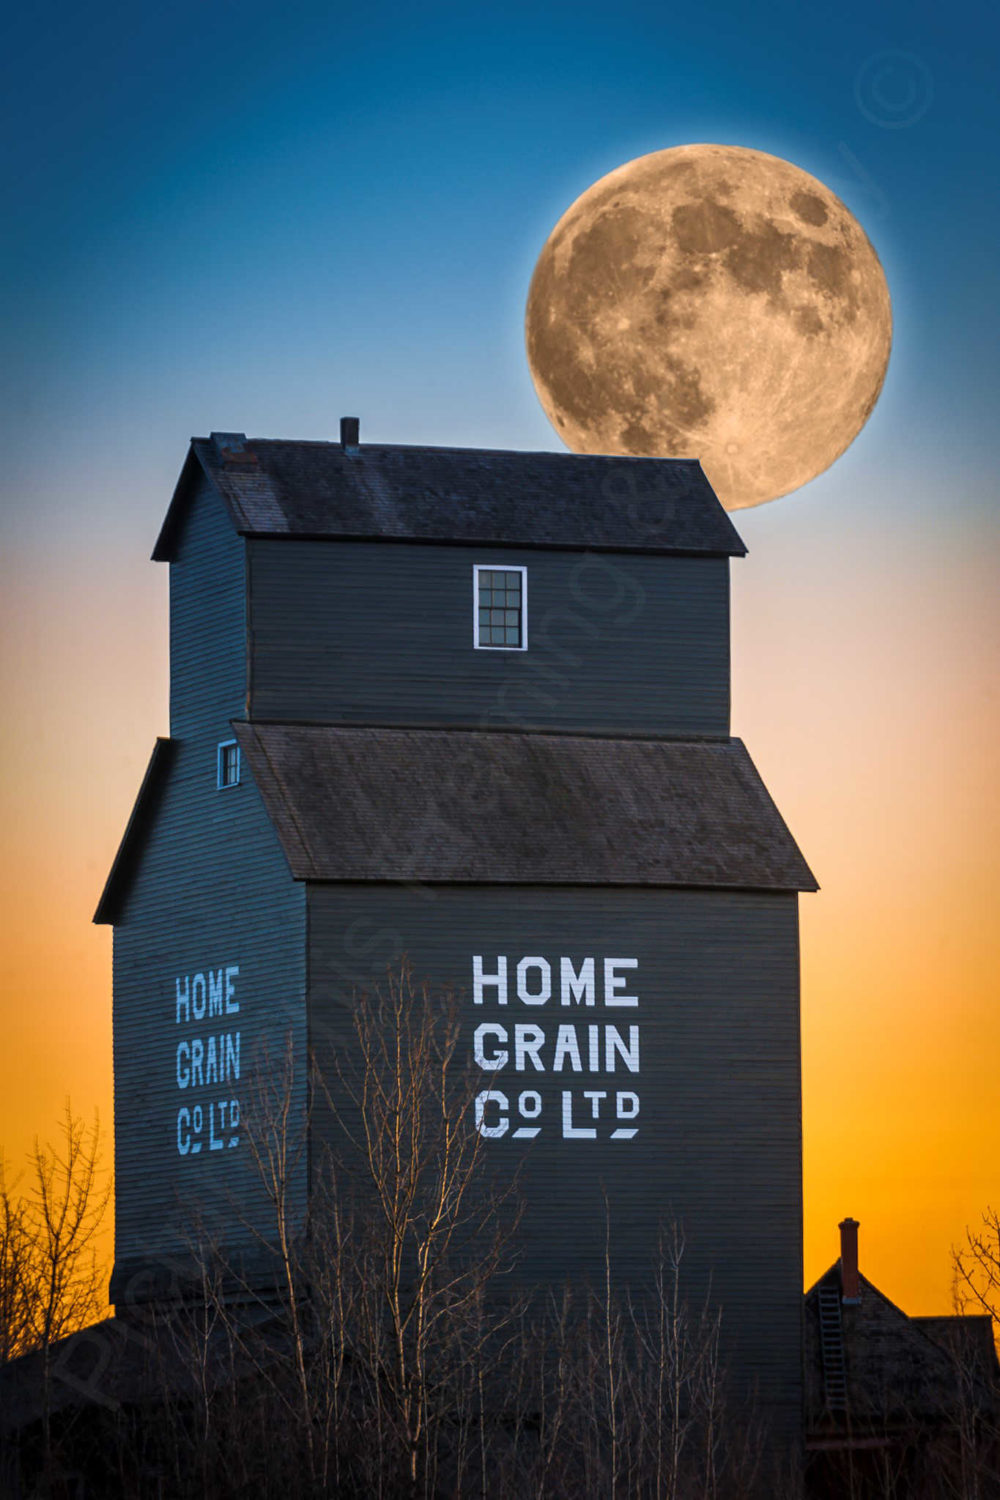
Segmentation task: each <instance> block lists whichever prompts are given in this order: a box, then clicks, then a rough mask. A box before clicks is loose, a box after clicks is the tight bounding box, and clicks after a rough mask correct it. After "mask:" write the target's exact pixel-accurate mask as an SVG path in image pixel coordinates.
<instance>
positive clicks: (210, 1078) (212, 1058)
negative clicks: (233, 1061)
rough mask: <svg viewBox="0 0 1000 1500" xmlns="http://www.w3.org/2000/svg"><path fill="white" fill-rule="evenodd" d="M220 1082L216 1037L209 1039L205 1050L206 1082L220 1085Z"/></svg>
mask: <svg viewBox="0 0 1000 1500" xmlns="http://www.w3.org/2000/svg"><path fill="white" fill-rule="evenodd" d="M218 1081H219V1049H218V1043H217V1042H216V1040H215V1037H214V1036H210V1037H209V1039H208V1046H207V1047H206V1049H205V1082H206V1083H218Z"/></svg>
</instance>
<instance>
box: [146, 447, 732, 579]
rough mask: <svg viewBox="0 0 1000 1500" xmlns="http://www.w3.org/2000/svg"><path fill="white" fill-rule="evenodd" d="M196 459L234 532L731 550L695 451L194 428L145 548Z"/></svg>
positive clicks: (162, 556)
mask: <svg viewBox="0 0 1000 1500" xmlns="http://www.w3.org/2000/svg"><path fill="white" fill-rule="evenodd" d="M200 472H203V473H204V474H206V475H207V476H208V478H209V479H210V480H211V482H212V484H213V485H214V486H215V487H216V489H217V490H218V492H219V494H220V495H221V496H222V497H223V499H224V501H225V503H226V505H227V507H228V510H229V513H230V516H231V518H232V522H233V526H234V527H235V529H236V530H237V531H238V532H240V533H241V534H243V535H246V536H269V537H273V536H298V537H341V538H355V539H369V540H370V539H377V538H380V537H381V538H385V539H388V540H396V541H403V540H409V541H423V542H452V543H456V542H457V543H466V544H476V545H485V544H490V545H494V546H501V545H508V546H519V547H586V548H593V549H606V550H612V551H633V552H681V553H702V554H704V553H708V554H715V555H722V556H729V557H739V556H742V555H743V554H744V553H745V551H746V548H745V547H744V545H743V543H742V542H741V541H740V538H739V537H738V536H737V534H736V530H735V528H734V527H733V524H732V522H731V521H730V519H729V517H728V516H727V514H726V512H725V511H724V510H723V508H722V506H721V504H720V503H719V500H718V499H717V497H716V495H715V492H714V490H713V489H712V487H711V485H710V484H709V482H708V480H707V479H706V477H705V474H704V471H703V470H702V467H701V465H700V463H699V462H698V461H697V459H686V458H685V459H670V458H625V457H619V456H602V455H597V454H577V453H518V452H506V451H499V450H492V449H484V448H424V447H401V446H396V445H389V444H377V443H368V444H361V445H358V446H356V447H344V446H342V445H341V444H340V443H329V442H327V443H321V442H292V441H274V440H272V439H262V438H250V439H248V438H246V437H244V435H243V434H242V433H213V434H212V437H211V438H193V439H192V442H191V453H190V454H189V456H188V462H187V463H186V464H185V466H184V470H183V472H182V474H181V478H180V481H179V482H178V486H177V489H176V491H175V493H174V498H173V501H172V502H171V505H170V509H169V511H168V512H167V517H166V520H165V521H164V523H163V529H162V531H161V532H160V536H159V539H158V540H157V543H156V547H155V549H154V551H153V557H154V558H156V559H158V560H169V559H170V557H171V556H172V554H173V548H174V541H175V537H176V535H177V531H178V528H179V524H180V521H181V518H182V516H183V514H184V510H185V507H186V505H187V502H188V498H189V496H190V493H191V488H192V480H193V479H196V478H197V477H198V474H199V473H200Z"/></svg>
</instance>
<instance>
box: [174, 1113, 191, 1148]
mask: <svg viewBox="0 0 1000 1500" xmlns="http://www.w3.org/2000/svg"><path fill="white" fill-rule="evenodd" d="M177 1150H178V1151H179V1152H180V1154H181V1156H187V1154H188V1152H189V1151H190V1150H191V1111H190V1110H189V1109H185V1108H184V1107H183V1106H182V1107H181V1108H180V1109H179V1110H178V1111H177Z"/></svg>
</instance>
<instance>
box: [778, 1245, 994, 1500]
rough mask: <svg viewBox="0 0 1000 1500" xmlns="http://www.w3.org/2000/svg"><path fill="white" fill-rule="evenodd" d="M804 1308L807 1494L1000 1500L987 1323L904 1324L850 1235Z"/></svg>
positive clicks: (824, 1498)
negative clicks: (990, 1499)
mask: <svg viewBox="0 0 1000 1500" xmlns="http://www.w3.org/2000/svg"><path fill="white" fill-rule="evenodd" d="M840 1233H841V1255H840V1258H839V1260H837V1261H835V1262H834V1264H833V1265H832V1266H831V1267H830V1268H829V1270H828V1271H826V1272H824V1274H823V1275H822V1276H821V1277H820V1278H819V1280H818V1281H817V1282H816V1283H815V1284H814V1285H813V1286H812V1287H810V1289H809V1291H808V1292H807V1293H806V1298H805V1377H806V1379H805V1395H806V1446H807V1458H808V1469H807V1475H808V1479H809V1485H808V1493H809V1494H810V1495H811V1496H815V1497H816V1500H839V1497H841V1496H843V1495H847V1494H851V1495H857V1496H859V1497H865V1500H867V1497H872V1500H876V1497H881V1496H884V1495H892V1494H898V1495H907V1496H913V1497H914V1500H922V1497H925V1496H927V1497H930V1496H938V1495H941V1496H944V1495H957V1494H961V1495H968V1496H973V1495H982V1496H986V1495H995V1494H1000V1441H998V1439H1000V1366H998V1364H997V1355H996V1349H995V1347H994V1342H993V1323H992V1319H991V1318H989V1317H988V1316H986V1315H982V1316H971V1315H969V1316H955V1317H926V1318H920V1317H917V1318H911V1317H908V1316H907V1315H906V1313H905V1312H903V1311H902V1309H901V1308H899V1307H897V1306H896V1304H895V1303H894V1302H891V1301H890V1300H889V1298H888V1297H887V1296H886V1295H885V1293H884V1292H882V1291H880V1289H879V1288H878V1287H877V1286H875V1285H874V1283H873V1282H871V1281H869V1280H868V1278H867V1277H866V1276H864V1275H862V1273H861V1271H860V1268H859V1265H858V1224H857V1221H856V1220H854V1219H845V1220H844V1221H843V1222H842V1223H841V1225H840Z"/></svg>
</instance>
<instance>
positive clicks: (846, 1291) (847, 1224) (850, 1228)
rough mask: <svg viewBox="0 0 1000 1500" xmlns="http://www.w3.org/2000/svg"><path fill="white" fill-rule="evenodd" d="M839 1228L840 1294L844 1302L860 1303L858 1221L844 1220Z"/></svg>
mask: <svg viewBox="0 0 1000 1500" xmlns="http://www.w3.org/2000/svg"><path fill="white" fill-rule="evenodd" d="M838 1228H839V1230H840V1294H841V1297H842V1299H843V1301H844V1302H860V1301H861V1280H860V1275H859V1272H858V1220H857V1219H842V1220H841V1222H840V1224H839V1225H838Z"/></svg>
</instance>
